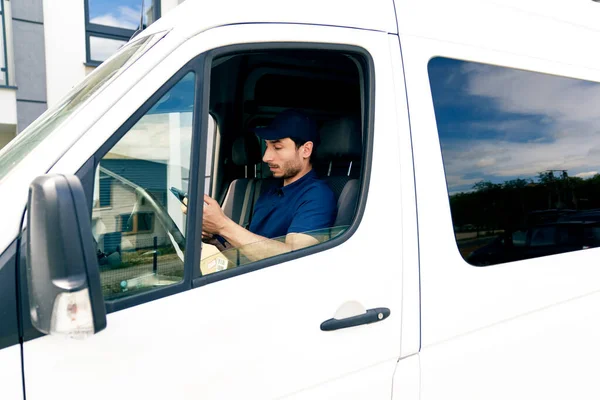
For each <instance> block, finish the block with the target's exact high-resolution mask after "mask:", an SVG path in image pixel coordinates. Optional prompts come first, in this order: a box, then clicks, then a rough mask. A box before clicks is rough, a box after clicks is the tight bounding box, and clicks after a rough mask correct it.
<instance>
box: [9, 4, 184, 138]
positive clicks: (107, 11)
mask: <svg viewBox="0 0 600 400" xmlns="http://www.w3.org/2000/svg"><path fill="white" fill-rule="evenodd" d="M182 2H183V0H144V1H143V3H144V8H145V9H144V13H143V14H142V12H141V11H142V0H0V148H2V147H4V145H6V144H7V143H8V142H9V141H10V140H11V139H12V138H14V137H15V136H16V135H17V134H18V133H19V132H21V131H23V130H24V129H25V128H26V127H27V126H28V125H29V124H31V122H33V121H34V120H35V119H36V118H37V117H39V116H40V115H41V114H42V113H43V112H44V111H45V110H46V109H47V108H48V107H52V106H53V105H55V104H57V103H58V102H59V101H60V99H61V98H62V97H63V96H64V95H65V94H67V92H68V91H69V90H70V89H71V88H72V87H73V86H75V84H77V83H78V82H79V81H81V80H82V79H83V78H84V77H85V75H86V74H88V73H89V72H91V71H92V70H93V69H94V68H95V67H97V66H98V65H100V64H101V63H102V62H103V61H104V60H106V59H107V58H108V57H110V56H111V55H112V54H113V53H114V52H116V51H117V50H118V49H119V47H121V46H122V45H123V44H125V43H126V42H127V41H128V40H129V38H130V37H131V36H132V35H133V34H134V32H135V31H136V30H137V29H138V28H139V26H140V19H142V18H143V23H144V26H148V25H150V24H151V23H152V22H154V21H156V20H157V19H158V18H160V17H161V16H162V15H164V14H166V13H167V12H169V11H170V10H172V9H173V8H175V7H176V6H177V5H178V4H179V3H182Z"/></svg>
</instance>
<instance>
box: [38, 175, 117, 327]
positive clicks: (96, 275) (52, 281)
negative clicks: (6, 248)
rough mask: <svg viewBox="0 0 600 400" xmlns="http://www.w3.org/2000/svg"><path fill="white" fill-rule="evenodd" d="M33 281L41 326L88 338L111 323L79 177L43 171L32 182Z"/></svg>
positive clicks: (85, 200)
mask: <svg viewBox="0 0 600 400" xmlns="http://www.w3.org/2000/svg"><path fill="white" fill-rule="evenodd" d="M27 284H28V288H29V305H30V307H29V311H30V315H31V322H32V324H33V326H34V327H35V328H36V329H38V330H39V331H41V332H43V333H49V334H66V335H68V336H70V337H75V338H85V337H88V336H91V335H93V334H95V333H97V332H100V331H101V330H102V329H104V328H105V327H106V309H105V306H104V298H103V296H102V288H101V285H100V271H99V268H98V261H97V257H96V251H95V248H94V238H93V236H92V229H91V224H90V214H89V211H88V207H87V199H86V197H85V193H84V191H83V187H82V186H81V182H80V181H79V179H78V178H77V177H76V176H65V175H43V176H39V177H37V178H36V179H35V180H34V181H33V182H32V183H31V185H30V186H29V200H28V203H27Z"/></svg>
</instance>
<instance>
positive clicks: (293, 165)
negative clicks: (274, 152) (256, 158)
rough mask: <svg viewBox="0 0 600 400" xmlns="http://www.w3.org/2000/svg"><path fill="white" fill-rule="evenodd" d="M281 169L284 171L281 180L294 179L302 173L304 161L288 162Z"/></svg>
mask: <svg viewBox="0 0 600 400" xmlns="http://www.w3.org/2000/svg"><path fill="white" fill-rule="evenodd" d="M278 167H279V165H278ZM279 169H280V170H281V171H282V174H283V175H282V176H281V178H283V179H290V178H293V177H295V176H296V175H298V174H299V173H300V171H302V161H300V160H299V159H296V160H291V161H287V162H285V163H284V164H283V165H282V166H281V167H280V168H279Z"/></svg>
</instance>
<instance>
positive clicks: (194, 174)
mask: <svg viewBox="0 0 600 400" xmlns="http://www.w3.org/2000/svg"><path fill="white" fill-rule="evenodd" d="M290 49H292V50H313V51H314V50H322V51H335V52H338V53H342V54H346V55H350V54H351V55H354V56H358V58H357V60H356V62H357V68H360V69H361V71H360V74H359V75H360V76H361V79H362V82H361V89H362V91H361V93H362V99H361V101H362V103H363V104H362V110H363V111H362V112H363V115H362V116H361V124H362V132H363V139H364V143H363V157H362V165H361V171H362V175H361V177H360V188H359V195H358V203H357V206H356V212H355V215H354V219H353V221H352V223H351V225H350V226H349V227H348V229H347V230H346V231H345V232H344V233H342V234H340V235H339V236H337V237H336V238H334V239H332V240H329V241H327V242H324V243H320V244H318V245H315V246H311V247H307V248H304V249H300V250H296V251H294V252H291V253H285V254H281V255H278V256H274V257H269V258H266V259H264V260H259V261H255V262H252V263H249V264H246V265H243V266H240V267H236V268H234V269H231V270H225V271H221V272H219V273H217V274H209V275H206V276H202V274H201V272H200V267H199V266H200V260H201V246H200V245H199V243H196V241H197V240H196V237H198V238H199V237H200V235H201V232H202V212H203V207H202V205H203V203H204V202H203V201H198V199H202V198H203V195H204V190H205V187H204V176H205V175H206V171H205V169H206V168H205V167H206V157H205V155H206V154H207V145H208V143H207V142H208V140H207V139H208V116H209V100H210V76H211V68H212V63H213V61H214V59H215V58H218V57H222V56H226V55H232V54H233V55H235V54H239V53H242V52H248V51H256V50H273V51H278V50H290ZM189 72H194V73H195V74H196V82H195V88H196V92H195V94H194V96H195V102H194V116H193V121H192V144H191V146H192V149H191V159H190V177H189V179H190V184H189V190H188V193H189V194H190V203H189V205H188V206H189V207H188V214H187V221H188V223H187V224H186V234H185V237H186V249H185V262H184V277H183V279H182V281H180V282H178V283H176V284H173V285H169V286H165V287H162V288H155V289H153V290H150V291H147V292H143V293H139V294H135V295H132V296H128V297H124V298H120V299H114V300H105V305H106V312H107V314H108V313H112V312H116V311H120V310H123V309H127V308H130V307H134V306H136V305H140V304H144V303H147V302H150V301H154V300H157V299H160V298H163V297H167V296H170V295H173V294H177V293H181V292H184V291H187V290H190V289H195V288H198V287H201V286H204V285H207V284H209V283H213V282H218V281H221V280H224V279H229V278H232V277H235V276H238V275H242V274H246V273H249V272H254V271H257V270H259V269H263V268H267V267H271V266H274V265H277V264H282V263H284V262H286V261H290V260H293V259H297V258H302V257H306V256H308V255H311V254H315V253H320V252H322V251H326V250H329V249H331V248H333V247H336V246H339V245H340V244H342V243H344V242H345V241H346V240H348V239H349V238H350V237H351V236H352V235H353V234H354V232H356V230H357V228H358V225H359V224H360V222H361V220H362V217H363V215H364V211H365V207H366V197H367V193H368V190H367V189H368V187H369V183H370V176H371V164H372V158H373V136H374V119H375V117H374V111H375V65H374V61H373V58H372V56H371V55H370V53H369V52H368V51H367V50H366V49H365V48H363V47H359V46H354V45H345V44H324V43H302V42H298V43H293V42H284V43H281V42H266V43H249V44H236V45H230V46H224V47H220V48H216V49H212V50H209V51H207V52H204V53H202V54H200V55H198V56H196V57H194V58H193V59H192V60H190V61H189V62H187V63H186V64H185V65H184V66H183V67H182V68H181V69H179V71H177V72H176V73H175V74H174V75H172V76H171V77H169V78H168V79H167V80H166V81H165V83H164V84H163V85H162V86H161V87H160V89H159V90H157V91H156V92H155V93H154V94H153V95H152V96H150V97H149V98H148V99H147V100H146V101H145V102H144V104H143V105H142V106H141V107H139V108H138V109H137V110H136V111H135V112H134V113H133V114H132V115H131V116H130V117H129V118H128V119H127V120H126V121H125V123H123V124H122V125H121V126H120V127H119V128H118V129H117V130H116V131H115V133H113V134H112V136H111V137H110V138H109V139H108V140H107V141H106V142H105V143H104V144H103V145H102V146H101V147H100V148H99V149H98V150H96V152H95V153H94V155H93V156H92V157H90V159H88V160H87V161H86V162H85V163H84V164H83V166H82V167H81V168H80V169H79V170H78V171H77V173H76V175H77V177H79V179H80V180H81V182H82V184H83V187H84V190H85V192H86V195H87V197H88V207H90V218H91V210H92V208H91V207H92V202H93V191H94V174H95V170H96V168H97V167H98V165H99V162H100V160H101V159H102V157H104V155H106V154H107V153H108V152H109V151H110V150H111V149H112V147H113V146H114V145H115V144H116V143H117V142H118V141H119V140H120V139H121V138H122V137H123V136H124V135H125V134H127V132H129V130H130V129H131V128H132V127H133V126H134V125H135V124H136V123H137V122H138V121H139V120H140V119H141V118H142V117H143V116H144V115H145V114H146V113H147V112H148V110H150V108H152V107H153V106H154V104H155V103H156V102H157V101H158V100H159V99H160V98H161V97H162V96H163V95H164V94H165V93H166V92H167V91H169V90H170V89H171V88H172V87H173V86H174V85H176V84H177V83H178V82H179V80H180V79H181V78H183V77H184V76H185V75H186V74H187V73H189ZM215 122H216V125H217V126H218V125H219V123H218V119H217V118H215ZM213 160H214V159H213ZM198 242H200V241H199V240H198Z"/></svg>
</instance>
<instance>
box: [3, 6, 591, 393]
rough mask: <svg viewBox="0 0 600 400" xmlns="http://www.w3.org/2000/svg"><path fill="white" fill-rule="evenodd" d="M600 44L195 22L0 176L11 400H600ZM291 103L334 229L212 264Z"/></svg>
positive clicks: (417, 20) (551, 23)
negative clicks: (310, 145) (275, 124)
mask: <svg viewBox="0 0 600 400" xmlns="http://www.w3.org/2000/svg"><path fill="white" fill-rule="evenodd" d="M598 21H600V4H597V3H595V2H593V1H591V0H569V1H558V0H551V1H548V0H544V1H542V0H528V1H524V0H502V1H500V0H497V1H496V0H487V1H481V0H454V1H444V0H430V1H421V0H395V1H393V0H377V1H370V2H367V1H342V0H331V1H329V0H328V1H316V0H306V1H297V2H284V1H267V0H259V1H245V2H244V1H236V2H232V1H227V0H223V1H217V2H204V1H200V0H187V1H185V2H184V3H183V4H182V5H180V6H179V7H178V8H177V9H175V10H174V11H172V12H171V13H169V14H168V15H167V16H165V17H164V18H162V19H161V20H159V21H158V22H156V23H155V24H153V25H151V26H150V27H149V28H148V29H147V30H145V31H144V32H142V33H141V34H140V35H138V36H136V37H135V38H133V39H132V40H131V41H130V43H128V44H127V45H126V46H124V47H123V48H122V49H121V50H120V51H119V52H118V53H117V54H115V55H114V56H113V57H112V58H110V59H109V60H107V61H106V62H105V63H104V64H103V65H102V66H100V67H99V68H98V69H97V70H95V71H94V72H93V73H92V74H90V75H89V76H88V77H87V78H86V79H85V81H83V82H82V83H81V84H80V85H79V86H78V87H76V88H75V89H74V90H73V91H72V92H71V93H70V94H69V95H68V96H67V97H66V98H65V100H64V101H63V102H62V103H61V104H60V105H58V106H57V107H55V108H54V109H50V110H48V111H47V112H46V113H45V114H44V115H43V116H41V117H40V118H39V119H38V120H37V121H36V122H35V123H33V124H32V125H31V126H30V127H29V128H28V129H27V130H26V131H25V132H23V133H22V134H21V135H19V136H18V137H17V138H16V139H15V140H14V141H13V142H12V143H10V144H9V145H8V146H7V147H6V148H5V149H3V150H2V152H1V153H0V198H1V199H2V202H1V204H2V207H0V221H1V229H0V399H3V400H4V399H7V400H8V399H27V400H38V399H80V398H86V399H103V400H104V399H108V398H111V399H138V398H139V399H197V398H202V399H271V398H286V399H288V398H289V399H390V398H392V399H402V400H407V399H415V400H416V399H421V400H424V399H439V398H454V399H491V398H498V399H506V398H511V399H516V398H523V399H550V398H556V399H565V398H568V399H570V398H594V399H597V398H599V397H600V386H599V385H598V384H597V379H598V378H597V375H598V372H600V368H599V367H598V360H599V359H600V340H599V339H598V338H600V314H599V312H600V293H599V290H600V261H599V260H600V249H597V247H598V246H599V245H600V211H598V210H600V186H599V185H600V175H599V172H600V134H599V133H598V131H599V128H598V127H599V126H600V114H599V113H598V103H599V102H600V67H599V66H600V52H598V43H600V30H599V25H598ZM290 108H293V109H300V110H302V111H303V112H305V113H307V114H310V115H311V116H312V117H313V118H314V120H315V121H317V123H318V125H319V128H320V134H321V141H322V143H321V146H320V147H319V148H318V149H317V154H316V155H315V159H314V162H313V167H314V170H315V171H316V172H317V173H318V174H319V176H320V177H321V179H323V180H324V181H326V182H327V183H328V184H329V185H330V187H331V188H332V190H333V191H334V193H335V195H336V198H337V201H338V209H337V221H336V223H335V224H334V225H333V226H331V227H329V228H327V229H323V230H321V231H318V232H306V234H309V235H312V236H314V237H315V238H316V239H317V241H318V244H316V245H313V246H311V247H306V248H302V249H298V250H296V251H291V252H288V253H285V254H279V255H277V256H274V257H268V258H263V259H260V260H254V261H253V260H252V259H248V258H246V257H245V254H246V253H245V249H240V248H230V249H227V250H225V251H223V252H215V253H214V254H211V255H210V256H207V254H206V252H207V251H208V250H207V249H209V248H210V247H209V246H203V245H202V241H201V232H202V212H203V207H202V205H203V202H202V201H199V200H198V199H202V195H203V193H207V194H209V195H210V196H211V197H213V198H214V199H216V200H217V201H219V203H220V204H221V205H222V207H223V209H224V210H225V212H226V213H227V214H228V215H229V216H230V217H231V218H232V219H234V220H235V221H236V222H238V223H239V224H241V225H247V224H248V223H249V222H250V221H251V219H252V213H253V206H254V204H255V201H256V199H257V198H258V197H259V196H260V194H261V193H263V192H264V188H265V187H266V186H268V184H270V183H272V182H273V178H272V177H270V176H269V171H268V168H265V165H264V164H263V163H262V162H261V151H262V150H264V143H261V142H260V141H259V140H258V139H257V137H256V136H255V135H254V133H253V130H254V129H255V128H257V127H261V126H266V125H268V124H269V123H270V121H271V120H272V119H273V118H274V117H275V116H276V115H278V114H279V113H280V112H282V111H283V110H286V109H290ZM261 146H262V148H261ZM171 188H174V189H178V190H180V191H182V192H186V193H187V194H188V198H189V199H190V204H189V209H188V212H187V215H185V214H183V212H182V208H181V206H180V202H179V199H178V198H177V197H176V196H175V195H174V194H173V193H175V192H176V191H175V190H173V193H172V192H171ZM210 257H213V258H210ZM67 337H75V338H76V339H84V340H75V339H68V338H67Z"/></svg>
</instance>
